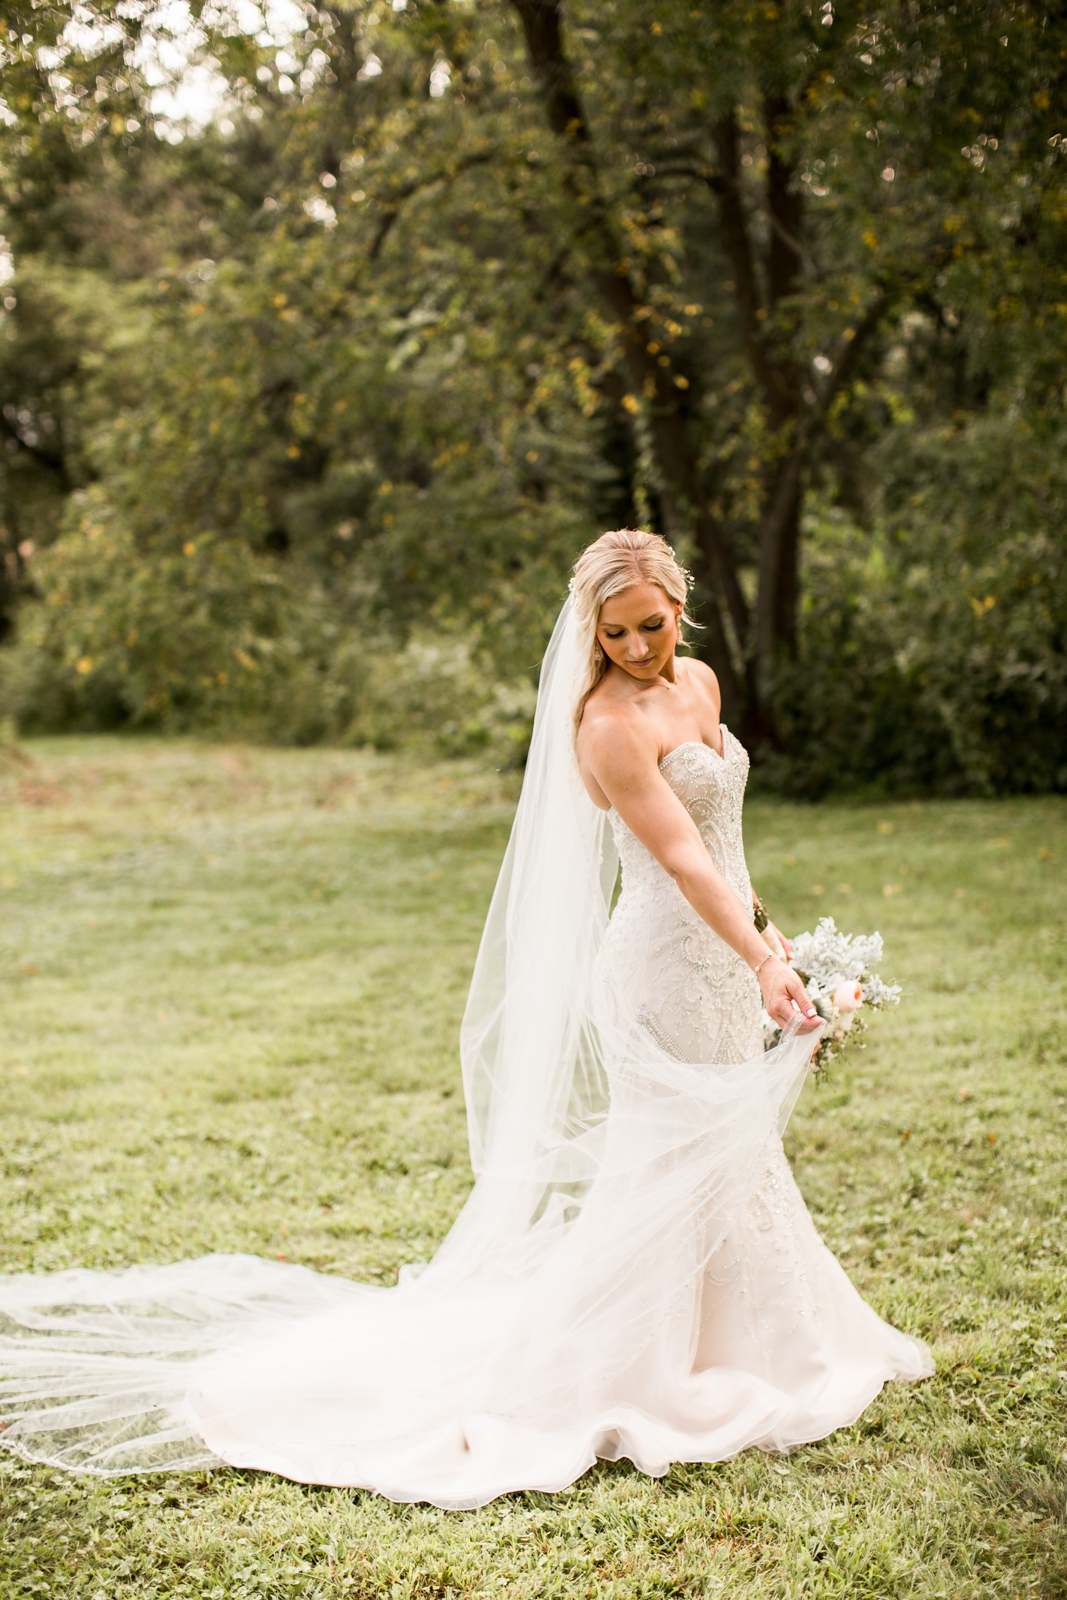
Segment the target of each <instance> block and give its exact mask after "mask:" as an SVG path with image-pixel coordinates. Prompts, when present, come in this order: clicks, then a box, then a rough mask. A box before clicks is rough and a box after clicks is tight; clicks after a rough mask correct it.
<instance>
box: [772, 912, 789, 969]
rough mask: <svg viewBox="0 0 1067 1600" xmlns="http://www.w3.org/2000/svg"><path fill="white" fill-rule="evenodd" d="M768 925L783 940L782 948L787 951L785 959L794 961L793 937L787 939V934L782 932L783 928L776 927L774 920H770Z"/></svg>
mask: <svg viewBox="0 0 1067 1600" xmlns="http://www.w3.org/2000/svg"><path fill="white" fill-rule="evenodd" d="M767 927H768V928H769V929H770V930H771V931H772V933H775V934H777V936H778V938H779V940H780V941H781V945H782V949H783V950H784V951H785V959H786V960H787V961H792V959H793V941H792V939H787V938H786V936H785V934H784V933H783V932H782V930H781V928H776V927H775V925H774V923H773V922H768V924H767Z"/></svg>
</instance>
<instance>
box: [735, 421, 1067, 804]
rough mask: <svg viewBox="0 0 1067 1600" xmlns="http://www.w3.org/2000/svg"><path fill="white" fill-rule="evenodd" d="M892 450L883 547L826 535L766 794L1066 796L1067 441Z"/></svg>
mask: <svg viewBox="0 0 1067 1600" xmlns="http://www.w3.org/2000/svg"><path fill="white" fill-rule="evenodd" d="M893 452H894V457H893V460H892V461H891V462H886V463H885V464H884V465H883V475H882V482H883V488H882V492H881V496H880V502H879V507H878V514H877V519H876V523H875V529H876V531H875V532H873V533H872V534H864V533H863V532H862V531H860V530H859V529H857V528H855V527H854V526H851V525H850V524H849V523H848V522H847V521H846V520H844V519H843V518H842V517H841V516H840V514H838V515H837V516H836V517H835V516H833V515H829V516H826V515H824V516H823V518H822V519H821V520H819V521H816V522H814V523H813V526H812V529H811V534H810V538H809V543H808V555H807V567H806V598H805V602H804V611H803V614H802V626H801V649H800V656H799V659H798V661H797V662H796V664H795V666H794V667H793V668H792V669H791V671H790V674H789V676H788V678H787V679H786V681H785V682H784V683H783V684H782V686H781V690H780V693H781V701H782V704H783V706H786V707H787V708H788V711H787V714H786V716H785V717H784V719H783V733H784V738H785V752H784V753H779V754H775V755H773V756H771V757H770V758H769V759H768V762H767V763H766V771H765V774H764V781H766V782H767V783H768V784H770V785H771V786H773V787H780V788H782V789H783V790H784V791H786V792H789V791H792V792H800V793H806V794H809V795H811V796H818V795H821V794H824V793H826V792H827V791H828V790H829V789H832V788H834V787H851V788H857V787H858V788H869V789H881V790H885V791H889V792H894V791H895V792H898V793H899V792H904V793H913V794H914V793H920V792H923V791H928V790H933V791H935V792H938V791H939V792H941V793H946V792H947V793H953V792H956V793H977V794H983V793H985V794H992V793H998V792H999V793H1004V792H1012V791H1014V792H1026V791H1038V792H1040V791H1047V790H1058V791H1061V792H1062V791H1063V790H1065V789H1067V570H1065V569H1067V534H1065V529H1067V474H1065V471H1064V460H1065V455H1064V449H1063V436H1062V433H1061V432H1060V430H1059V428H1058V427H1057V428H1052V427H1050V426H1049V425H1048V424H1047V423H1042V422H1041V421H1040V419H1038V421H1037V422H1036V423H1034V422H1027V421H1026V420H1025V419H1024V418H1022V417H1020V416H1019V415H1018V414H1013V413H1012V412H1010V411H1009V412H1008V413H1007V414H1002V415H1000V416H994V417H990V418H988V419H987V420H984V421H982V422H977V423H976V422H972V423H965V424H961V425H959V426H956V427H951V428H948V429H939V430H936V431H935V430H922V429H914V430H900V431H899V432H898V434H897V435H896V436H895V438H894V441H893ZM991 534H992V536H991Z"/></svg>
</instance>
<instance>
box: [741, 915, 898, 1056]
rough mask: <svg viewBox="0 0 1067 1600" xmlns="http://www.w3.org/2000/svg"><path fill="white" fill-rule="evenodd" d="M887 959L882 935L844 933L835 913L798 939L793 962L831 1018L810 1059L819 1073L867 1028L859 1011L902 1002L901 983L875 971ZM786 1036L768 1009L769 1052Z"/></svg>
mask: <svg viewBox="0 0 1067 1600" xmlns="http://www.w3.org/2000/svg"><path fill="white" fill-rule="evenodd" d="M881 959H882V936H881V934H880V933H870V934H851V933H839V932H838V930H837V925H836V924H835V922H834V919H833V917H823V918H821V919H820V921H819V924H818V926H817V928H816V929H815V932H814V933H801V934H798V935H797V937H796V938H795V939H794V940H793V955H792V958H791V960H790V962H789V965H790V966H791V967H792V968H793V971H794V972H795V973H796V974H797V976H798V977H799V978H800V980H801V982H802V983H803V985H804V987H805V989H806V990H807V993H808V998H809V999H810V1001H811V1003H812V1005H813V1006H814V1007H815V1010H816V1011H817V1012H818V1013H819V1016H820V1017H822V1019H823V1021H824V1022H826V1024H827V1026H826V1027H825V1028H824V1029H823V1032H822V1037H821V1038H820V1040H819V1043H818V1046H817V1047H816V1049H815V1051H814V1053H813V1054H812V1058H811V1069H812V1071H813V1072H818V1071H820V1070H821V1069H823V1068H825V1067H826V1066H827V1064H828V1063H829V1062H830V1061H832V1060H833V1058H834V1056H836V1055H840V1053H841V1051H842V1050H843V1049H844V1048H845V1046H846V1045H848V1044H851V1043H853V1042H855V1041H856V1039H857V1038H858V1036H859V1035H860V1034H861V1033H865V1032H866V1029H867V1023H866V1020H865V1019H864V1018H863V1017H861V1016H860V1015H859V1013H860V1010H861V1009H862V1007H864V1006H870V1007H871V1008H872V1010H874V1011H882V1010H884V1008H885V1007H886V1006H895V1005H897V1004H898V1003H899V1000H900V985H899V984H897V983H894V984H888V983H883V982H882V980H881V978H880V977H879V976H878V973H877V972H876V971H875V966H876V963H877V962H879V961H881ZM781 1037H782V1030H781V1028H779V1026H778V1024H777V1023H776V1022H774V1021H773V1020H772V1018H771V1017H769V1016H768V1015H767V1013H766V1012H764V1013H763V1047H764V1049H765V1050H770V1049H771V1048H772V1047H773V1046H774V1045H776V1044H777V1043H778V1041H779V1039H780V1038H781Z"/></svg>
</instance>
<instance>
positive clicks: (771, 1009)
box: [758, 956, 823, 1033]
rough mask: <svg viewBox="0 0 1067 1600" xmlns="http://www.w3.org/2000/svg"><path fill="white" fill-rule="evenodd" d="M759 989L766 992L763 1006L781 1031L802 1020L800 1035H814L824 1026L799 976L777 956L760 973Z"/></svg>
mask: <svg viewBox="0 0 1067 1600" xmlns="http://www.w3.org/2000/svg"><path fill="white" fill-rule="evenodd" d="M758 976H759V986H760V988H761V989H762V990H763V1004H764V1005H765V1006H766V1008H767V1015H768V1016H769V1017H770V1018H771V1019H772V1020H773V1021H774V1022H776V1023H777V1024H778V1026H779V1027H780V1028H785V1027H788V1026H789V1024H790V1023H792V1022H795V1021H796V1020H797V1018H798V1017H799V1018H800V1029H799V1031H800V1032H801V1033H812V1032H813V1031H814V1030H815V1029H816V1028H821V1027H822V1020H823V1019H822V1018H821V1017H820V1016H819V1013H818V1012H817V1011H816V1009H815V1007H814V1006H813V1005H812V1003H811V1001H810V1000H809V999H808V995H807V991H806V990H805V988H804V985H803V984H802V983H801V981H800V979H799V978H798V976H797V974H796V973H795V972H794V971H793V969H792V968H791V967H787V966H786V964H785V962H784V961H782V960H780V959H779V958H778V956H772V957H771V959H770V960H769V961H766V962H764V963H763V965H762V966H761V967H760V970H759V974H758Z"/></svg>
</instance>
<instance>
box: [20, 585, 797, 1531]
mask: <svg viewBox="0 0 1067 1600" xmlns="http://www.w3.org/2000/svg"><path fill="white" fill-rule="evenodd" d="M580 649H581V638H580V631H579V628H578V625H577V623H576V620H575V618H574V615H573V612H572V608H571V606H570V603H569V602H568V603H567V604H566V605H565V606H564V608H563V610H562V612H561V614H560V617H559V619H558V621H557V624H556V627H555V631H554V633H553V635H552V639H551V642H550V644H549V646H548V650H547V652H546V655H545V659H544V664H543V669H542V674H541V683H540V689H539V695H538V704H537V712H536V717H535V722H534V730H533V736H532V742H531V748H530V755H529V760H528V764H527V768H526V773H525V777H524V782H523V789H522V795H521V798H520V801H519V805H518V809H517V812H516V816H515V821H514V825H513V828H512V832H511V838H510V842H509V844H508V847H507V852H506V855H505V857H504V862H503V865H502V867H501V870H500V876H499V879H498V881H497V885H496V890H495V893H494V895H493V899H492V903H491V905H490V908H489V914H488V917H487V920H486V925H485V930H484V934H483V938H482V941H481V946H480V949H479V953H478V957H477V962H476V965H475V969H474V975H473V979H472V983H471V987H470V994H469V999H468V1003H467V1007H466V1012H465V1015H464V1019H463V1025H462V1030H461V1054H462V1065H463V1081H464V1090H465V1094H466V1101H467V1116H468V1126H469V1136H470V1151H471V1163H472V1166H473V1169H474V1172H475V1176H476V1182H475V1185H474V1187H473V1189H472V1191H471V1194H470V1197H469V1199H468V1201H467V1203H466V1205H465V1206H464V1208H463V1210H462V1212H461V1213H460V1215H459V1217H458V1218H457V1220H456V1223H455V1224H454V1226H453V1228H452V1229H451V1231H450V1233H449V1234H448V1236H447V1237H446V1239H445V1240H444V1242H443V1243H442V1245H441V1247H440V1249H439V1250H438V1252H437V1254H436V1255H435V1256H434V1258H433V1260H432V1261H431V1262H430V1263H429V1264H428V1265H424V1266H419V1265H417V1264H416V1265H413V1266H412V1267H410V1268H405V1269H403V1270H402V1272H401V1276H400V1282H399V1284H398V1285H397V1287H396V1288H394V1289H379V1288H372V1287H369V1286H366V1285H360V1284H353V1283H349V1282H346V1281H344V1280H340V1279H338V1278H334V1277H331V1276H329V1275H322V1274H316V1273H314V1272H311V1271H309V1270H308V1269H305V1268H302V1267H299V1266H294V1265H288V1264H283V1263H278V1262H267V1261H260V1260H258V1259H256V1258H255V1257H251V1256H240V1255H228V1256H222V1255H220V1256H210V1257H207V1258H204V1259H202V1260H199V1261H187V1262H181V1263H178V1264H175V1265H170V1266H139V1267H133V1268H130V1269H127V1270H125V1271H120V1272H89V1271H82V1270H75V1271H68V1272H61V1273H57V1274H52V1275H48V1276H31V1275H24V1276H10V1277H7V1278H6V1279H0V1334H2V1337H0V1444H5V1445H7V1446H9V1447H11V1448H13V1449H16V1450H18V1451H20V1452H21V1453H23V1454H25V1455H28V1456H30V1457H31V1458H33V1459H38V1460H45V1461H49V1462H51V1463H53V1464H55V1465H59V1466H66V1467H69V1468H73V1469H75V1470H80V1471H88V1472H96V1473H116V1472H130V1471H143V1470H154V1469H159V1468H180V1467H187V1466H193V1465H203V1464H209V1463H214V1462H218V1461H220V1460H221V1461H226V1462H229V1463H231V1464H235V1465H247V1466H256V1467H263V1468H266V1469H269V1470H274V1471H277V1472H280V1473H283V1474H284V1475H286V1476H288V1477H292V1478H297V1479H301V1480H304V1481H313V1482H321V1483H341V1484H358V1485H360V1486H364V1487H368V1488H373V1489H377V1490H379V1491H380V1492H382V1493H384V1494H387V1495H389V1496H390V1497H392V1498H394V1499H398V1500H418V1499H428V1500H432V1501H433V1502H435V1503H436V1504H438V1505H442V1506H450V1507H457V1506H468V1505H474V1504H479V1503H482V1502H483V1501H485V1500H487V1499H491V1498H493V1496H494V1495H496V1494H500V1493H503V1492H505V1491H507V1490H509V1489H512V1488H543V1489H552V1488H560V1487H562V1486H563V1485H564V1484H566V1483H569V1482H571V1481H573V1479H574V1477H576V1476H577V1475H578V1474H579V1473H580V1472H581V1471H583V1470H585V1467H586V1466H588V1465H589V1463H590V1461H591V1460H593V1459H594V1458H595V1456H596V1455H598V1454H599V1455H609V1456H610V1455H618V1454H623V1453H625V1454H629V1455H631V1456H632V1457H633V1459H634V1460H636V1461H638V1462H639V1464H642V1465H643V1466H644V1467H645V1470H649V1471H654V1470H663V1469H664V1465H665V1462H666V1461H667V1460H670V1459H679V1458H683V1459H684V1458H686V1457H685V1456H684V1453H682V1451H681V1447H679V1446H678V1444H677V1442H676V1441H673V1442H672V1439H671V1438H669V1437H668V1436H667V1433H665V1432H664V1430H663V1428H660V1429H659V1431H658V1432H657V1430H656V1427H655V1425H653V1424H651V1423H649V1421H648V1418H647V1416H646V1417H645V1421H644V1422H643V1423H642V1421H641V1416H642V1415H644V1413H643V1412H642V1410H641V1407H640V1405H638V1403H637V1401H636V1400H635V1399H634V1396H635V1395H636V1394H637V1392H638V1389H640V1387H641V1386H640V1383H639V1382H638V1379H637V1377H636V1376H635V1375H637V1374H640V1373H642V1372H644V1373H646V1374H647V1372H648V1371H650V1370H662V1371H666V1370H668V1369H677V1368H678V1367H679V1365H681V1366H682V1367H684V1364H685V1360H686V1351H687V1350H690V1351H691V1347H693V1341H694V1339H695V1337H696V1336H695V1334H694V1330H693V1319H694V1316H695V1315H697V1314H698V1311H699V1295H700V1287H699V1286H700V1283H701V1276H702V1274H703V1273H704V1272H705V1271H706V1269H707V1265H708V1262H709V1261H710V1260H711V1258H712V1257H713V1256H714V1255H715V1253H716V1252H717V1251H720V1250H721V1249H722V1247H723V1243H724V1240H726V1239H727V1238H728V1236H729V1234H730V1230H731V1228H732V1227H733V1226H734V1224H735V1223H736V1221H737V1218H738V1215H739V1213H740V1211H741V1209H742V1208H743V1207H744V1206H745V1204H746V1203H747V1201H748V1199H749V1197H750V1195H751V1193H752V1190H753V1186H754V1184H755V1183H756V1181H757V1175H758V1172H759V1170H760V1161H761V1159H762V1157H763V1152H764V1151H765V1150H766V1148H767V1146H768V1141H769V1140H772V1139H773V1138H774V1136H775V1134H776V1132H777V1130H778V1129H779V1127H780V1126H781V1125H782V1124H783V1123H784V1120H785V1118H786V1117H787V1116H788V1114H789V1111H790V1109H791V1107H792V1104H793V1102H794V1100H795V1098H796V1095H797V1094H798V1093H799V1089H800V1086H801V1084H802V1082H803V1079H804V1074H805V1071H806V1068H807V1064H808V1060H809V1057H810V1054H811V1050H812V1047H813V1039H812V1038H811V1037H810V1036H809V1037H807V1038H805V1037H803V1036H798V1035H796V1034H795V1033H794V1034H792V1035H790V1036H788V1037H786V1038H785V1039H783V1041H782V1042H781V1044H780V1045H778V1046H777V1047H776V1048H775V1049H774V1050H771V1051H768V1052H767V1053H766V1054H765V1055H761V1056H759V1057H758V1058H756V1059H753V1060H750V1061H747V1062H742V1063H721V1062H700V1063H694V1062H685V1061H679V1060H678V1059H676V1058H675V1056H674V1055H673V1054H669V1053H667V1052H666V1051H665V1050H664V1049H662V1048H660V1046H659V1044H657V1042H656V1040H655V1038H654V1037H652V1036H651V1035H650V1034H649V1032H648V1031H647V1029H646V1028H645V1027H642V1026H640V1025H639V1019H638V1018H637V1017H634V1016H627V1015H626V1014H625V1007H623V1011H622V1015H623V1020H622V1021H619V1020H618V1015H619V1012H618V1008H616V1009H615V1011H614V1012H613V1013H612V1018H611V1019H609V1018H608V1017H607V1016H606V1014H605V1013H603V1012H602V1011H600V1012H598V1009H597V1006H596V1003H595V994H596V988H597V984H596V968H597V958H598V953H599V952H600V950H601V946H602V944H603V938H604V932H605V929H606V928H607V925H608V918H609V910H610V903H611V895H612V890H613V886H614V883H615V878H616V873H617V866H618V858H617V854H616V850H615V846H614V843H613V840H612V837H611V833H610V829H609V828H608V826H607V822H606V818H605V816H604V814H603V813H601V812H599V811H598V810H597V808H596V807H595V806H594V805H593V804H592V802H591V801H590V800H589V798H588V796H587V795H586V794H585V791H584V789H583V786H582V783H581V780H580V775H579V773H578V768H577V763H576V760H575V757H574V750H573V740H572V732H571V728H572V718H573V711H574V706H575V695H576V685H577V683H578V682H579V679H580V670H579V669H580V660H579V655H580ZM694 1306H696V1307H697V1311H694ZM689 1360H690V1365H692V1360H691V1355H690V1357H689ZM650 1364H651V1366H650ZM657 1364H658V1365H657ZM753 1381H755V1380H753ZM635 1385H636V1387H635ZM757 1387H758V1386H757ZM628 1397H629V1398H628ZM752 1403H753V1404H756V1402H755V1401H754V1402H752ZM759 1403H760V1404H763V1405H764V1409H765V1411H766V1416H765V1417H764V1422H765V1429H764V1431H765V1433H766V1437H767V1438H773V1437H774V1428H775V1425H776V1424H775V1416H776V1415H777V1413H776V1412H775V1408H774V1404H773V1403H772V1401H771V1400H770V1399H768V1398H767V1397H766V1396H764V1397H763V1399H762V1400H761V1401H760V1402H759ZM757 1410H758V1407H757ZM635 1419H636V1420H635ZM750 1422H751V1418H750ZM753 1426H755V1435H753V1433H752V1429H751V1427H750V1429H749V1434H748V1435H747V1436H745V1437H742V1436H741V1434H740V1433H739V1434H738V1435H737V1438H736V1439H734V1440H733V1443H731V1442H730V1440H729V1439H728V1440H726V1442H725V1444H723V1447H722V1449H721V1451H720V1453H730V1452H731V1450H732V1449H734V1448H740V1447H741V1445H742V1444H744V1443H748V1442H751V1439H752V1437H754V1436H758V1435H759V1433H760V1426H762V1424H758V1422H757V1424H753ZM650 1429H651V1432H650ZM742 1431H743V1430H742ZM668 1432H669V1430H668ZM731 1439H733V1436H732V1435H731ZM708 1448H711V1447H710V1446H708ZM715 1448H716V1449H719V1446H718V1445H716V1446H715ZM672 1452H674V1453H673V1454H672ZM700 1458H701V1459H710V1458H711V1457H709V1456H708V1455H707V1454H704V1455H703V1456H702V1457H700ZM689 1459H695V1457H693V1456H690V1457H689Z"/></svg>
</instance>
